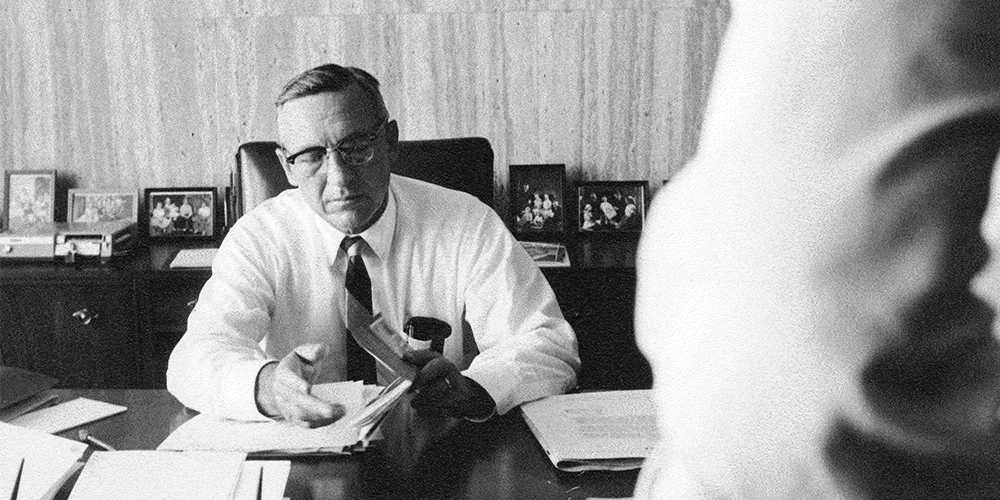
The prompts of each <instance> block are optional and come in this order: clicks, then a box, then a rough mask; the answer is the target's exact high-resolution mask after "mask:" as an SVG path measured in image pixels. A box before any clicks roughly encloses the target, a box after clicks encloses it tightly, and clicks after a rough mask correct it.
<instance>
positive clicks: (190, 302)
mask: <svg viewBox="0 0 1000 500" xmlns="http://www.w3.org/2000/svg"><path fill="white" fill-rule="evenodd" d="M197 303H198V299H194V300H189V301H188V303H187V308H188V311H193V310H194V306H195V304H197Z"/></svg>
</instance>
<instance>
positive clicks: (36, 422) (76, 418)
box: [10, 398, 128, 434]
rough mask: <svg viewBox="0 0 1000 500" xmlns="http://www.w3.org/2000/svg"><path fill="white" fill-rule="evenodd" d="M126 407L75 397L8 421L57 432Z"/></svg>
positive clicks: (110, 414) (113, 413)
mask: <svg viewBox="0 0 1000 500" xmlns="http://www.w3.org/2000/svg"><path fill="white" fill-rule="evenodd" d="M127 409H128V408H126V407H124V406H121V405H116V404H111V403H106V402H104V401H95V400H93V399H88V398H76V399H73V400H70V401H67V402H65V403H60V404H57V405H55V406H49V407H48V408H42V409H40V410H35V411H32V412H29V413H25V414H24V415H21V416H19V417H17V418H15V419H13V420H11V421H10V423H12V424H14V425H18V426H21V427H27V428H29V429H35V430H38V431H42V432H48V433H49V434H58V433H60V432H62V431H65V430H68V429H72V428H74V427H79V426H81V425H86V424H89V423H91V422H95V421H97V420H101V419H103V418H107V417H110V416H112V415H117V414H119V413H122V412H124V411H125V410H127Z"/></svg>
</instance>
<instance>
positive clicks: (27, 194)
mask: <svg viewBox="0 0 1000 500" xmlns="http://www.w3.org/2000/svg"><path fill="white" fill-rule="evenodd" d="M5 177H6V178H5V181H6V183H5V186H7V189H6V200H7V207H6V210H4V213H5V214H6V216H5V219H6V220H5V223H4V225H3V226H4V228H5V229H6V230H9V231H10V232H12V233H31V232H33V231H38V230H42V229H44V228H46V227H49V226H51V225H52V223H53V222H55V196H56V171H55V170H14V171H7V173H6V176H5Z"/></svg>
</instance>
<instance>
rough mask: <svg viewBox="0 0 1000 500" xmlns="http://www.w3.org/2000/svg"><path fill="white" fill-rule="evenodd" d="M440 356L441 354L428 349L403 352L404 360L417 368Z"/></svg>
mask: <svg viewBox="0 0 1000 500" xmlns="http://www.w3.org/2000/svg"><path fill="white" fill-rule="evenodd" d="M440 357H441V355H440V354H438V353H436V352H434V351H431V350H428V349H417V350H410V351H406V352H404V353H403V361H406V362H407V363H409V364H411V365H413V366H416V367H417V368H423V367H424V365H426V364H427V363H429V362H430V361H431V360H433V359H435V358H440Z"/></svg>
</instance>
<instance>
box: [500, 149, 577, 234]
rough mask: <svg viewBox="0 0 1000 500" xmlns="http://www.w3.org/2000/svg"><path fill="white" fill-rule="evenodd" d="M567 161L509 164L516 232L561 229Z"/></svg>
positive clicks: (563, 217)
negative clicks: (542, 163) (564, 163)
mask: <svg viewBox="0 0 1000 500" xmlns="http://www.w3.org/2000/svg"><path fill="white" fill-rule="evenodd" d="M565 184H566V165H563V164H548V165H510V206H511V212H512V213H511V215H512V217H513V219H514V224H513V230H514V233H515V234H524V233H560V232H562V231H563V230H564V229H565V225H566V222H565V216H564V214H565V210H566V203H565V200H563V194H564V192H565Z"/></svg>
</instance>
